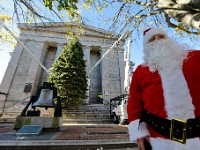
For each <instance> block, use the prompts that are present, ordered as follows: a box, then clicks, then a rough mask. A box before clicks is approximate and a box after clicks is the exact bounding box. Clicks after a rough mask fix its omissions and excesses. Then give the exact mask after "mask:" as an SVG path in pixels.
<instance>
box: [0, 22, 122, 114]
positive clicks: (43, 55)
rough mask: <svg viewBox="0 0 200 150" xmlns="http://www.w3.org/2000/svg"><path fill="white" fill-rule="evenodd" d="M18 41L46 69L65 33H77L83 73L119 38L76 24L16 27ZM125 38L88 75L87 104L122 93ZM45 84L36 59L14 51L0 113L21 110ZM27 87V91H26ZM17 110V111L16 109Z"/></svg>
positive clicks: (64, 40)
mask: <svg viewBox="0 0 200 150" xmlns="http://www.w3.org/2000/svg"><path fill="white" fill-rule="evenodd" d="M18 28H19V29H20V31H21V33H20V38H19V39H20V41H22V43H23V44H24V45H25V46H26V47H27V48H28V49H29V50H30V51H31V52H32V53H33V54H34V56H35V57H37V58H38V59H39V60H40V62H41V63H42V64H43V65H44V66H45V67H46V68H47V69H49V68H50V67H51V66H52V63H53V62H54V61H55V59H56V58H57V57H58V56H59V54H60V53H61V51H62V49H63V46H64V45H66V44H67V43H68V40H67V38H66V31H67V32H71V33H73V34H77V33H79V36H78V39H79V41H80V42H81V44H82V45H83V52H84V59H85V60H86V72H87V74H88V73H89V71H90V69H91V68H92V67H93V65H94V64H95V63H96V62H97V61H98V60H99V59H100V58H101V57H102V55H103V54H104V53H105V52H106V51H107V50H108V49H109V48H110V47H111V46H112V45H113V43H114V42H115V41H116V40H117V39H118V37H119V36H118V35H115V34H112V33H110V32H108V31H105V30H102V29H98V28H95V27H91V26H86V25H78V24H75V23H67V24H64V23H54V24H50V23H46V24H18ZM124 43H125V39H123V40H122V41H120V43H118V45H117V46H116V47H114V49H113V50H112V51H110V52H109V53H108V54H107V55H106V56H105V58H104V59H103V60H102V61H101V63H100V64H99V65H98V66H97V67H96V68H95V69H94V70H93V71H92V72H91V74H90V86H89V91H88V96H89V98H88V99H87V100H86V104H99V103H101V102H100V101H99V98H98V94H100V93H102V94H103V97H104V99H105V101H104V102H103V103H106V101H108V100H109V99H111V98H113V97H115V96H117V95H120V94H123V93H125V91H124V89H123V83H124V68H125V62H124V49H123V45H124ZM45 81H47V73H46V72H45V71H44V70H43V69H42V68H41V67H40V66H39V65H38V63H37V62H36V61H35V59H34V58H33V57H32V56H31V55H30V54H29V53H28V52H27V51H26V50H25V49H24V48H23V47H22V46H21V45H20V44H18V46H17V47H16V48H15V50H14V52H13V54H12V57H11V60H10V62H9V64H8V67H7V70H6V73H5V75H4V78H3V80H2V83H1V86H0V91H1V92H4V93H8V95H0V114H1V115H2V114H3V113H6V112H12V111H13V109H15V111H17V110H19V112H20V111H21V110H22V109H23V107H24V105H23V102H24V104H25V103H26V102H27V101H29V97H30V96H31V95H34V94H35V93H36V91H37V89H38V87H40V86H41V85H42V83H43V82H45ZM27 87H29V88H28V90H27ZM15 107H16V108H15Z"/></svg>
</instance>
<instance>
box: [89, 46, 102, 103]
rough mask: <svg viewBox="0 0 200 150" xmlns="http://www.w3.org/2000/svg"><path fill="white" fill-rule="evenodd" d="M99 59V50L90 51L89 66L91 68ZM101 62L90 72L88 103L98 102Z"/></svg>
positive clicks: (100, 87)
mask: <svg viewBox="0 0 200 150" xmlns="http://www.w3.org/2000/svg"><path fill="white" fill-rule="evenodd" d="M99 59H100V53H99V50H93V49H92V50H91V51H90V67H91V68H92V67H93V66H94V65H95V64H96V62H97V61H98V60H99ZM100 68H101V64H99V65H98V66H97V67H96V68H95V69H94V70H93V71H92V72H91V74H90V89H89V104H99V103H100V99H99V97H98V94H100V93H101V91H102V86H101V83H102V78H101V69H100Z"/></svg>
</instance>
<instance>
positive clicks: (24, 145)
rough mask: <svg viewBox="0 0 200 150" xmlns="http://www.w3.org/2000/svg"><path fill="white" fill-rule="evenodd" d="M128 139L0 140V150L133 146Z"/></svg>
mask: <svg viewBox="0 0 200 150" xmlns="http://www.w3.org/2000/svg"><path fill="white" fill-rule="evenodd" d="M135 147H137V145H136V144H134V143H130V142H129V141H128V140H109V141H108V140H98V141H97V140H81V141H80V140H69V141H67V140H40V141H22V140H18V141H10V140H8V141H0V149H1V150H27V149H29V150H35V149H37V150H46V149H48V150H55V149H56V150H97V149H102V150H103V149H110V148H135Z"/></svg>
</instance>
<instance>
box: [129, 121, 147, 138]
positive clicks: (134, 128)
mask: <svg viewBox="0 0 200 150" xmlns="http://www.w3.org/2000/svg"><path fill="white" fill-rule="evenodd" d="M139 121H140V120H139V119H137V120H135V121H132V122H130V123H129V125H128V131H129V136H130V141H131V142H136V141H137V139H138V138H142V137H145V136H149V135H150V134H149V131H148V129H147V125H146V123H145V122H142V123H140V126H139Z"/></svg>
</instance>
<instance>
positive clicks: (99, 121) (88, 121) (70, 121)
mask: <svg viewBox="0 0 200 150" xmlns="http://www.w3.org/2000/svg"><path fill="white" fill-rule="evenodd" d="M110 123H113V120H111V119H63V124H110Z"/></svg>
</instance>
